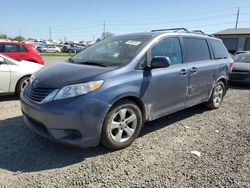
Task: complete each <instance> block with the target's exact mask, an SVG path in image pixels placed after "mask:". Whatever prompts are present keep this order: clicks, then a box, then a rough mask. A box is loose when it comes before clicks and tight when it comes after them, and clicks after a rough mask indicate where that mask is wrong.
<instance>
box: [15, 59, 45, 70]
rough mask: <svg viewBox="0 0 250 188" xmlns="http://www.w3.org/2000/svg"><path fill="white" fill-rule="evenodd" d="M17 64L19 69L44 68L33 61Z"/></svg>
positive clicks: (22, 61)
mask: <svg viewBox="0 0 250 188" xmlns="http://www.w3.org/2000/svg"><path fill="white" fill-rule="evenodd" d="M17 64H18V66H19V67H22V68H25V69H41V68H42V67H43V65H41V64H38V63H34V62H31V61H24V60H21V61H17Z"/></svg>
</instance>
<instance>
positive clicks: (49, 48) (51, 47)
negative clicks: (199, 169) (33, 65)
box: [46, 46, 61, 52]
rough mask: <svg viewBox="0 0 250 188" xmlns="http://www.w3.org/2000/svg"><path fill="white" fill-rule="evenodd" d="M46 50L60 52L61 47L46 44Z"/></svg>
mask: <svg viewBox="0 0 250 188" xmlns="http://www.w3.org/2000/svg"><path fill="white" fill-rule="evenodd" d="M46 52H61V48H59V47H57V46H47V49H46Z"/></svg>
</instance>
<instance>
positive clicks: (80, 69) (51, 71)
mask: <svg viewBox="0 0 250 188" xmlns="http://www.w3.org/2000/svg"><path fill="white" fill-rule="evenodd" d="M113 69H115V68H114V67H98V66H91V65H79V64H73V63H68V62H63V63H56V64H53V65H50V66H46V67H44V68H43V69H41V70H40V71H38V72H36V73H35V75H34V77H35V78H34V80H37V87H40V88H62V87H64V86H66V85H71V84H77V83H83V82H87V81H92V79H94V77H95V76H99V75H100V74H103V73H105V72H108V71H110V70H113Z"/></svg>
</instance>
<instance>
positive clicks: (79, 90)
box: [54, 80, 104, 100]
mask: <svg viewBox="0 0 250 188" xmlns="http://www.w3.org/2000/svg"><path fill="white" fill-rule="evenodd" d="M103 83H104V81H103V80H99V81H93V82H86V83H82V84H74V85H69V86H65V87H63V88H62V89H60V91H59V92H58V93H57V95H56V96H55V97H54V100H58V99H66V98H70V97H76V96H79V95H84V94H86V93H89V92H91V91H94V90H97V89H99V88H100V87H101V86H102V84H103Z"/></svg>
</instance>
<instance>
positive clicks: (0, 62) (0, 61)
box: [0, 57, 4, 65]
mask: <svg viewBox="0 0 250 188" xmlns="http://www.w3.org/2000/svg"><path fill="white" fill-rule="evenodd" d="M1 64H4V58H3V57H0V65H1Z"/></svg>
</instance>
